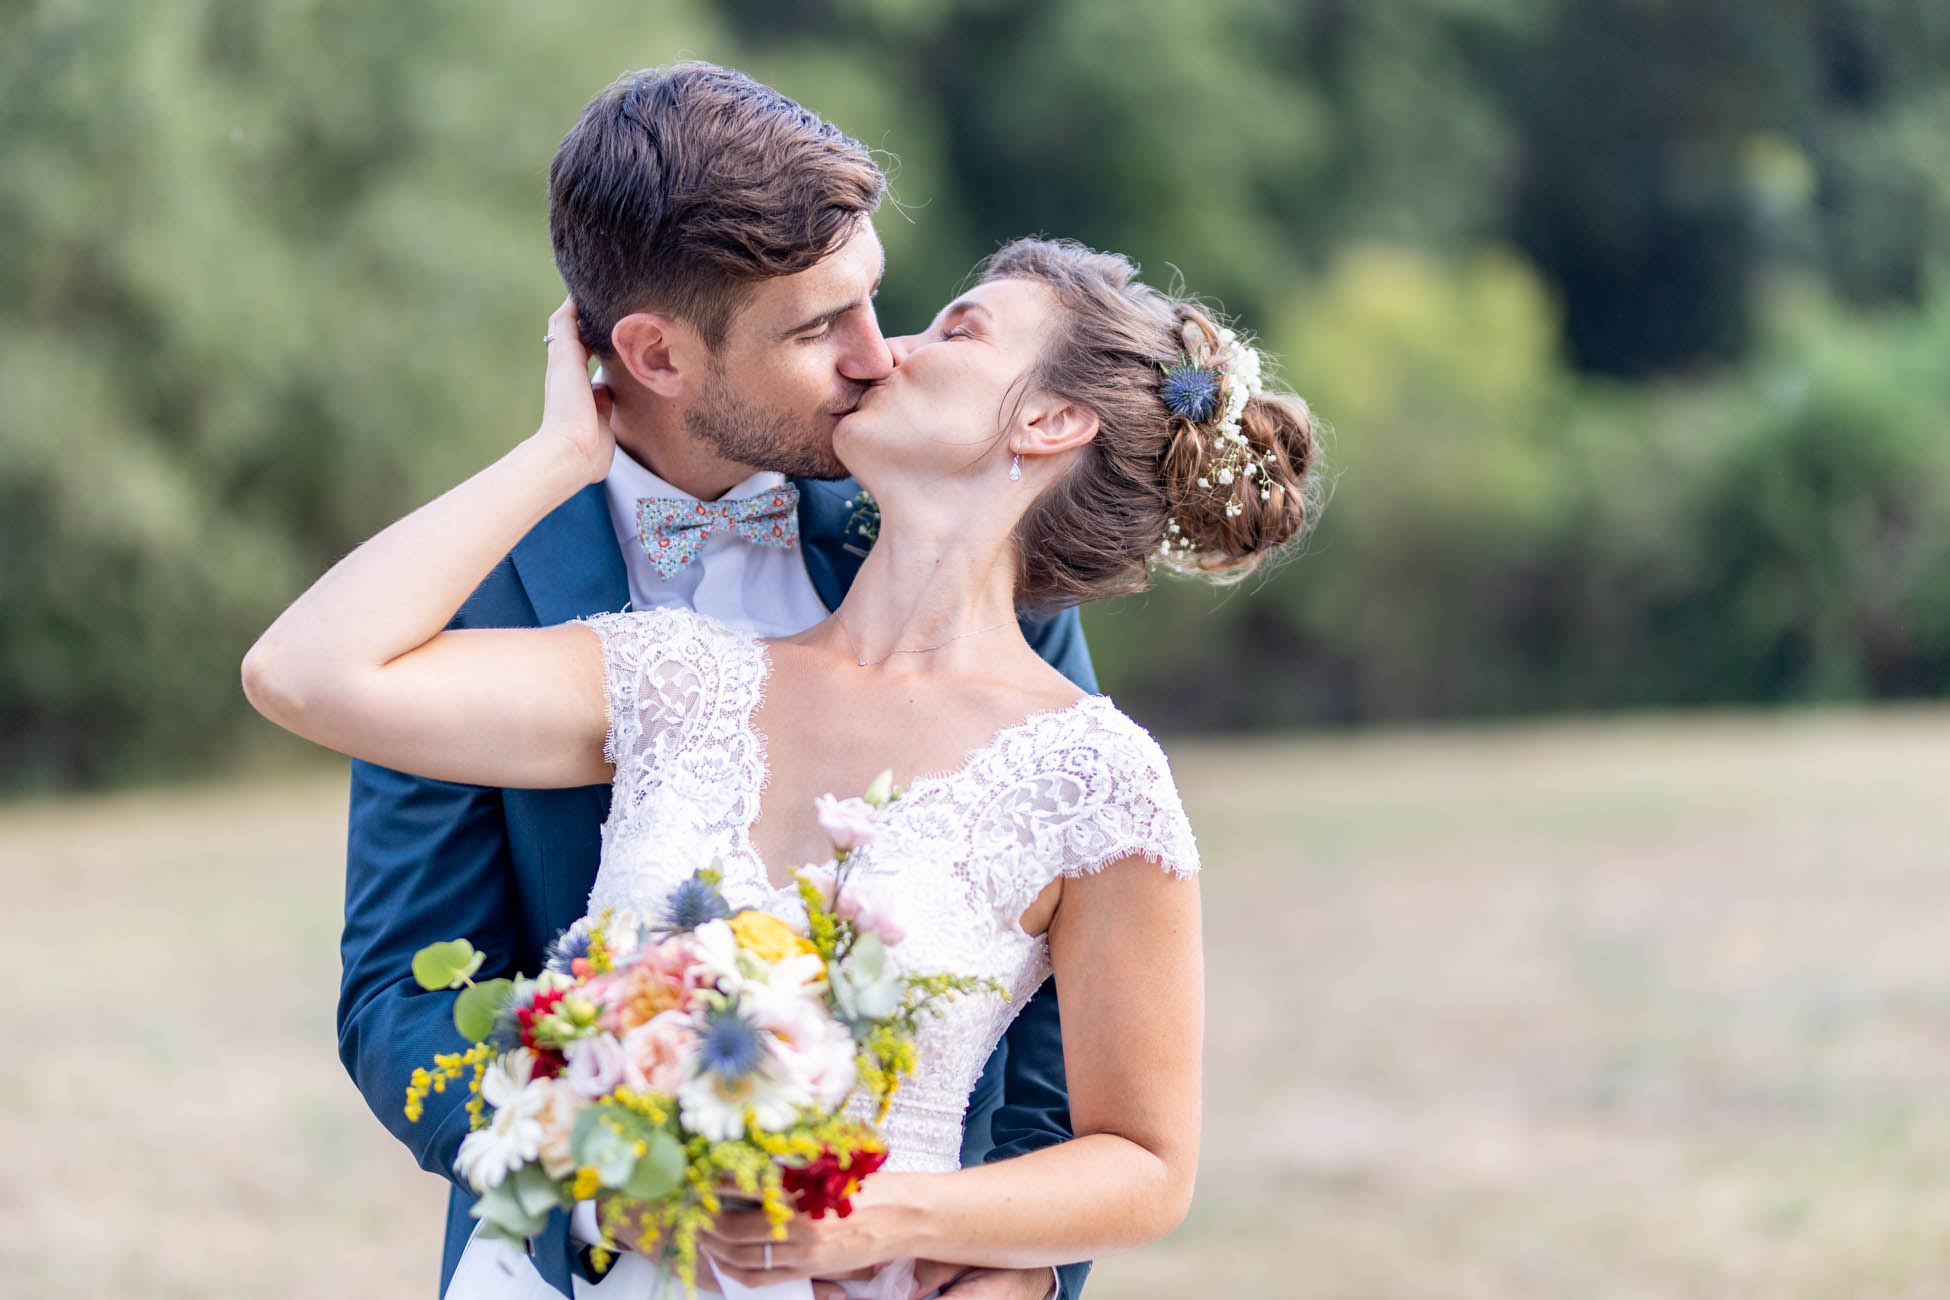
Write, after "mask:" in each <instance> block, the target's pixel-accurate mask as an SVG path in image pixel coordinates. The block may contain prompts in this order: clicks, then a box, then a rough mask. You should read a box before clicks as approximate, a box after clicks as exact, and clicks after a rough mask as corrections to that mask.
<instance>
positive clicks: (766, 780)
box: [731, 633, 1110, 898]
mask: <svg viewBox="0 0 1950 1300" xmlns="http://www.w3.org/2000/svg"><path fill="white" fill-rule="evenodd" d="M745 635H747V636H751V637H752V644H753V645H755V646H757V647H758V679H757V680H756V681H754V682H753V683H752V689H751V691H750V692H749V693H748V699H747V701H746V704H745V708H744V711H743V713H742V714H741V716H740V717H739V720H738V725H739V726H740V727H741V728H742V729H743V730H744V733H745V736H746V738H747V739H749V740H750V741H751V746H752V752H753V753H755V754H756V755H757V756H758V789H757V790H756V791H754V792H753V794H752V801H751V814H750V815H749V816H747V817H746V818H745V819H744V820H743V821H741V822H739V823H738V824H737V825H735V826H733V827H732V831H731V835H732V841H731V842H732V848H733V850H734V851H736V852H741V853H742V854H743V856H744V858H745V861H746V863H747V864H748V865H749V866H750V867H751V868H752V869H753V871H754V873H755V874H756V875H757V877H758V879H757V882H756V883H757V885H758V887H759V888H761V889H763V890H764V891H765V893H766V895H767V896H768V897H771V898H777V897H778V896H780V895H785V894H792V893H793V892H794V891H795V889H796V888H797V887H796V886H795V885H794V884H793V883H792V882H791V881H790V880H787V882H786V883H785V884H783V885H775V884H773V883H772V869H771V867H770V866H768V865H767V864H766V862H765V859H763V858H761V857H760V856H759V855H758V846H757V845H756V844H754V843H753V842H752V827H754V826H756V825H758V822H759V818H760V817H761V816H762V814H763V813H764V811H765V788H766V787H767V786H769V785H770V784H772V751H771V743H770V738H769V737H767V736H766V735H765V734H764V733H763V732H761V731H760V730H759V729H758V727H757V726H756V725H755V724H754V723H753V721H752V719H753V718H755V717H756V716H757V715H758V706H759V705H760V704H763V703H764V702H765V683H766V682H768V681H769V680H771V677H772V650H771V646H770V645H769V644H768V643H767V642H766V639H765V638H764V637H760V636H752V634H751V633H746V634H745ZM1109 701H1110V697H1109V696H1107V695H1092V694H1090V693H1089V692H1087V691H1086V692H1085V693H1084V694H1082V695H1079V696H1078V697H1077V698H1076V699H1074V700H1071V701H1070V702H1069V703H1068V704H1059V705H1056V706H1055V707H1053V708H1048V709H1037V710H1036V711H1034V712H1033V713H1029V714H1027V715H1025V716H1023V717H1021V718H1018V719H1016V721H1014V722H1010V723H1005V724H1004V725H1002V726H1000V727H998V728H996V729H995V730H994V731H993V732H991V733H990V735H989V738H988V739H987V740H985V741H983V742H982V743H981V744H979V745H976V746H975V747H974V748H973V749H971V750H969V751H968V753H966V754H964V755H963V756H962V760H961V762H960V763H958V764H956V765H955V766H954V767H952V768H948V769H946V770H944V771H939V772H929V773H927V774H925V775H923V776H917V777H915V778H914V779H913V780H912V781H910V782H908V783H907V784H906V785H904V786H902V787H901V794H902V797H901V798H900V799H898V800H896V801H895V802H894V804H893V808H892V810H891V811H890V813H889V815H890V816H892V815H898V813H899V810H900V807H901V805H902V804H904V803H906V802H907V801H908V800H910V799H912V798H913V797H914V793H915V791H917V790H919V789H921V788H922V787H923V786H936V785H952V784H953V783H954V782H956V781H958V780H960V779H961V778H962V777H963V776H965V775H967V774H968V773H969V772H971V771H973V770H974V768H975V766H976V764H978V763H980V762H981V761H982V760H983V759H984V758H986V757H987V756H988V755H989V754H990V753H991V752H992V751H993V750H995V749H996V748H997V747H998V746H999V745H1001V743H1002V742H1003V740H1004V739H1005V738H1007V737H1009V736H1012V735H1014V734H1015V733H1016V732H1019V731H1025V730H1028V729H1029V728H1031V727H1034V726H1035V725H1036V724H1038V723H1041V722H1044V721H1047V720H1049V719H1051V718H1059V717H1063V716H1065V715H1068V714H1071V713H1078V712H1081V711H1082V710H1083V709H1085V708H1088V707H1090V706H1092V705H1098V704H1107V703H1109ZM872 847H873V846H872V845H871V844H869V845H867V846H866V847H865V848H863V849H861V850H860V852H861V853H868V852H870V851H871V850H872Z"/></svg>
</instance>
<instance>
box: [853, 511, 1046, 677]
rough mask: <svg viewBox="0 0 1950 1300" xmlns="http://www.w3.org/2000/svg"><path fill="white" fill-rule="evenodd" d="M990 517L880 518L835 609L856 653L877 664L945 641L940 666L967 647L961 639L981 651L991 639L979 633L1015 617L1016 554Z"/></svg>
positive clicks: (957, 655) (942, 646)
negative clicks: (875, 536)
mask: <svg viewBox="0 0 1950 1300" xmlns="http://www.w3.org/2000/svg"><path fill="white" fill-rule="evenodd" d="M985 522H986V521H980V520H969V519H967V518H966V517H964V518H963V519H962V520H960V521H955V520H950V519H947V518H945V517H944V518H941V519H938V520H933V521H896V520H890V519H887V518H884V517H883V518H882V520H881V528H880V535H879V538H878V539H877V540H876V541H875V542H874V547H873V550H872V552H870V553H869V554H868V556H867V558H866V561H865V562H864V563H863V564H862V565H861V566H860V574H859V576H858V577H857V578H855V579H854V582H853V586H852V588H851V589H850V590H849V591H848V592H847V595H846V599H845V600H844V601H842V602H841V603H840V607H839V609H838V610H836V611H834V612H835V615H836V617H837V619H838V620H839V622H840V634H841V637H842V638H843V640H844V642H845V643H846V648H847V649H848V650H849V651H850V652H851V653H852V654H853V655H854V657H855V658H856V659H859V660H865V661H866V662H867V663H868V664H873V663H875V662H877V661H882V660H884V659H886V658H887V657H888V656H890V655H896V654H900V653H901V652H903V651H919V650H923V649H927V648H930V647H939V648H940V649H941V650H942V651H943V655H942V656H940V657H939V663H938V665H937V666H940V665H943V664H945V663H946V662H947V659H948V654H947V652H948V650H949V647H950V646H954V648H955V650H956V651H962V650H965V649H966V648H967V647H964V646H961V645H957V644H956V643H958V642H963V641H966V642H967V643H968V644H969V645H970V646H973V647H974V649H975V652H976V653H978V654H979V653H982V650H983V646H982V642H984V641H985V640H986V639H987V638H986V637H978V636H977V633H982V632H987V631H989V630H991V629H998V628H1004V627H1006V626H1008V625H1012V624H1013V623H1014V622H1015V577H1016V567H1015V555H1014V552H1013V551H1012V549H1011V548H1010V545H1009V539H1008V537H1007V535H1006V534H1004V535H999V536H998V535H993V534H994V533H995V526H994V525H991V526H988V527H985V526H984V524H985ZM988 651H989V653H991V654H992V653H993V647H988ZM929 657H930V658H935V656H929ZM953 657H954V658H959V657H960V655H959V654H958V653H957V654H955V655H954V656H953ZM920 658H921V656H918V655H916V656H910V655H902V659H903V660H910V659H914V660H918V659H920ZM903 666H904V667H914V666H917V665H916V664H915V663H911V662H909V663H904V664H903Z"/></svg>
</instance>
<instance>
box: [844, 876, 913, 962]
mask: <svg viewBox="0 0 1950 1300" xmlns="http://www.w3.org/2000/svg"><path fill="white" fill-rule="evenodd" d="M833 914H834V915H835V916H837V917H839V918H840V919H841V920H845V921H851V922H853V928H854V930H855V931H857V932H860V933H865V934H877V935H879V936H880V937H881V938H882V939H883V940H884V941H886V944H887V946H888V947H889V948H891V947H893V946H894V945H895V944H897V943H899V942H900V941H901V940H902V939H905V938H906V937H907V931H906V930H904V929H902V928H901V924H900V922H898V921H896V920H895V919H894V909H893V908H892V907H890V906H888V904H887V899H886V897H885V896H884V895H883V894H882V893H881V891H880V890H879V889H878V888H876V887H874V886H871V885H869V884H868V883H867V882H866V881H864V880H859V879H854V880H849V881H847V882H846V888H845V889H843V890H841V891H840V897H839V901H838V902H837V903H835V904H834V905H833Z"/></svg>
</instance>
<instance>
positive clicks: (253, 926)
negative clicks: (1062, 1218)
mask: <svg viewBox="0 0 1950 1300" xmlns="http://www.w3.org/2000/svg"><path fill="white" fill-rule="evenodd" d="M1174 753H1175V754H1176V756H1177V758H1176V761H1177V765H1178V771H1179V775H1180V778H1181V781H1182V782H1183V785H1184V788H1185V793H1186V797H1187V802H1188V804H1189V806H1190V807H1191V810H1192V813H1193V816H1194V820H1195V821H1196V823H1197V824H1198V826H1199V828H1200V832H1201V842H1202V845H1203V847H1204V850H1205V853H1206V856H1207V863H1208V868H1209V870H1208V873H1207V876H1206V898H1207V914H1208V921H1207V925H1208V946H1209V962H1210V968H1211V972H1210V985H1211V1027H1210V1033H1209V1047H1208V1054H1207V1055H1208V1096H1207V1107H1206V1114H1207V1119H1206V1133H1205V1142H1206V1154H1205V1162H1204V1168H1203V1172H1202V1177H1201V1183H1200V1193H1199V1200H1198V1204H1197V1207H1196V1208H1195V1210H1194V1211H1193V1215H1192V1217H1191V1219H1190V1220H1189V1221H1188V1222H1187V1223H1186V1225H1185V1226H1184V1227H1183V1228H1182V1229H1181V1230H1180V1231H1179V1232H1178V1233H1177V1234H1175V1235H1174V1236H1173V1237H1172V1238H1171V1239H1169V1240H1168V1241H1166V1242H1164V1243H1162V1244H1160V1245H1157V1246H1154V1247H1152V1248H1150V1249H1148V1250H1145V1251H1143V1252H1140V1253H1138V1254H1135V1255H1131V1256H1126V1257H1123V1258H1120V1259H1111V1260H1105V1261H1102V1262H1101V1263H1100V1264H1099V1265H1098V1270H1097V1273H1096V1275H1095V1278H1094V1280H1093V1282H1092V1284H1091V1287H1090V1291H1089V1295H1091V1296H1093V1297H1095V1298H1096V1300H1114V1298H1116V1297H1126V1298H1129V1300H1142V1298H1148V1297H1165V1296H1172V1297H1178V1296H1184V1295H1227V1296H1267V1297H1287V1296H1295V1297H1311V1298H1316V1300H1325V1298H1327V1297H1350V1298H1351V1297H1362V1298H1363V1300H1369V1298H1375V1297H1416V1298H1417V1300H1422V1298H1425V1297H1434V1298H1448V1297H1455V1298H1457V1300H1461V1298H1464V1297H1471V1298H1473V1297H1497V1298H1498V1300H1502V1298H1505V1297H1539V1298H1540V1300H1541V1298H1544V1297H1549V1298H1551V1300H1556V1298H1558V1297H1567V1296H1575V1297H1580V1298H1584V1297H1595V1298H1609V1297H1662V1298H1663V1297H1695V1296H1743V1297H1744V1296H1796V1297H1816V1298H1820V1297H1837V1298H1839V1297H1844V1296H1846V1297H1851V1298H1856V1297H1897V1296H1918V1297H1920V1296H1933V1295H1939V1294H1944V1293H1945V1292H1947V1291H1950V1232H1946V1231H1945V1227H1946V1224H1950V1182H1946V1180H1945V1179H1944V1178H1943V1177H1942V1176H1941V1171H1942V1169H1943V1168H1944V1167H1945V1165H1946V1162H1947V1161H1950V1108H1946V1107H1945V1106H1944V1105H1943V1104H1942V1099H1943V1097H1944V1096H1945V1094H1946V1091H1950V957H1947V956H1946V955H1945V948H1946V945H1945V943H1944V941H1943V937H1942V935H1943V925H1944V921H1943V918H1944V917H1945V916H1946V915H1950V870H1946V869H1945V865H1946V864H1945V861H1944V853H1943V851H1942V849H1941V848H1940V847H1939V843H1940V840H1941V833H1942V830H1943V828H1944V817H1943V814H1942V813H1941V811H1940V808H1941V807H1942V805H1943V798H1942V795H1943V792H1944V791H1945V790H1946V789H1950V714H1946V713H1943V712H1935V711H1931V712H1916V713H1899V714H1888V713H1885V714H1873V715H1863V714H1823V715H1801V716H1791V717H1782V718H1769V719H1717V720H1716V719H1709V720H1704V721H1701V720H1693V721H1646V722H1635V723H1620V724H1602V725H1577V726H1551V727H1541V728H1524V729H1512V730H1504V731H1492V732H1458V733H1455V734H1444V735H1434V736H1387V737H1375V738H1363V739H1350V740H1312V741H1305V742H1301V743H1295V744H1278V745H1271V744H1269V745H1259V746H1251V747H1247V746H1240V745H1226V746H1192V745H1182V746H1176V747H1174ZM342 809H343V804H342V787H341V785H340V784H339V783H337V782H330V781H320V782H312V783H309V784H303V783H301V784H295V785H280V786H276V787H257V788H246V789H237V788H232V789H222V790H203V791H197V792H192V793H171V794H155V795H148V796H139V797H119V798H113V799H100V800H76V801H69V802H63V803H60V804H54V805H36V806H19V807H15V808H11V809H4V810H0V942H3V943H4V951H6V952H7V953H8V955H9V958H10V960H11V961H13V962H14V963H15V964H16V965H17V967H18V968H22V969H28V970H33V971H36V972H45V974H41V975H38V976H37V977H35V978H34V979H32V980H31V981H30V985H29V988H30V993H29V996H28V997H26V998H24V999H17V1000H16V1003H15V1011H14V1022H13V1023H14V1026H15V1028H14V1030H13V1032H12V1033H11V1034H10V1035H9V1042H8V1046H7V1048H6V1049H5V1052H4V1054H0V1143H4V1146H5V1150H6V1151H7V1153H8V1154H7V1159H6V1161H5V1169H6V1172H7V1177H6V1178H4V1179H0V1285H4V1290H5V1292H6V1293H7V1294H9V1295H13V1294H18V1295H23V1296H24V1295H34V1296H37V1297H72V1296H95V1295H102V1296H107V1295H118V1296H120V1295H140V1296H145V1297H149V1296H155V1297H176V1296H182V1297H189V1296H225V1297H228V1296H241V1295H247V1294H276V1295H280V1296H291V1297H307V1296H340V1295H346V1294H356V1295H359V1296H361V1297H364V1298H365V1300H383V1298H386V1297H393V1296H400V1297H429V1296H431V1294H432V1291H433V1286H434V1279H435V1276H436V1273H435V1270H436V1268H437V1263H438V1260H437V1250H438V1219H439V1210H440V1201H441V1196H440V1185H439V1184H438V1183H437V1182H436V1181H435V1180H434V1179H432V1178H431V1177H430V1176H428V1175H425V1174H422V1173H420V1172H419V1171H417V1170H416V1169H414V1168H413V1166H412V1164H411V1162H410V1161H409V1160H408V1159H407V1157H406V1155H405V1154H404V1152H403V1151H402V1150H401V1149H399V1148H397V1147H396V1146H394V1145H393V1144H392V1142H391V1140H390V1139H389V1138H387V1137H386V1135H385V1134H384V1133H383V1132H382V1131H381V1130H380V1128H379V1127H378V1125H377V1123H376V1122H374V1121H373V1120H372V1119H371V1118H370V1116H368V1115H367V1114H366V1113H365V1111H364V1108H363V1106H362V1105H361V1103H360V1101H359V1099H358V1097H357V1095H356V1094H355V1093H354V1092H353V1090H352V1087H351V1085H350V1084H349V1083H348V1082H347V1081H346V1080H345V1078H344V1076H343V1074H342V1073H341V1072H340V1070H339V1066H338V1063H337V1060H336V1058H335V1056H334V1054H333V1047H332V1032H331V1006H332V998H333V990H334V987H335V981H336V973H337V965H336V948H335V936H336V931H337V908H338V892H337V891H338V884H339V869H338V858H339V853H340V848H341V845H342Z"/></svg>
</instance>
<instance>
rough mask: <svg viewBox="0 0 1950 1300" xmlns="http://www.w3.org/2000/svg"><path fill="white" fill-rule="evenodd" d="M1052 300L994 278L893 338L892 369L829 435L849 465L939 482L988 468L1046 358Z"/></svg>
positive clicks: (1033, 287) (861, 473)
mask: <svg viewBox="0 0 1950 1300" xmlns="http://www.w3.org/2000/svg"><path fill="white" fill-rule="evenodd" d="M1056 315H1057V303H1056V296H1055V295H1054V294H1053V293H1051V292H1050V290H1049V289H1048V288H1047V287H1045V286H1044V285H1042V284H1039V283H1037V282H1035V281H1033V280H991V281H989V282H987V283H985V284H981V285H978V286H976V287H975V288H973V289H970V290H969V291H968V292H967V293H965V294H963V295H962V296H961V297H959V298H957V299H955V301H954V302H952V303H950V304H948V306H946V307H944V308H942V310H941V312H940V314H939V315H937V316H936V317H935V318H934V323H933V324H931V325H929V326H928V328H927V330H926V331H925V332H924V333H921V334H910V335H907V336H905V337H902V338H890V339H888V340H887V345H888V347H889V348H890V349H891V350H892V352H893V357H894V369H893V371H892V373H890V374H889V375H888V376H887V377H886V378H885V379H881V380H879V381H877V382H876V383H874V384H873V385H872V386H871V387H869V388H868V389H867V391H866V393H865V394H864V395H863V396H862V397H861V398H860V402H859V405H858V406H856V407H855V408H854V410H853V413H852V414H851V415H848V416H847V417H846V418H845V419H843V420H841V421H840V423H839V425H838V427H837V428H835V429H834V431H833V450H834V451H836V452H837V453H838V454H839V457H840V459H841V460H842V461H844V462H845V464H846V467H847V469H848V470H849V471H850V472H851V473H853V474H854V475H856V476H858V477H860V478H861V479H862V480H863V481H866V482H869V484H870V485H872V484H873V482H874V481H875V480H885V479H886V478H887V477H888V476H889V474H890V472H900V473H903V474H904V475H907V474H911V475H915V476H917V477H922V478H928V479H938V478H941V477H944V476H953V477H964V476H972V475H982V474H985V473H989V472H991V470H992V468H993V466H994V463H995V462H996V461H997V460H998V459H1007V456H1008V452H1007V449H1006V446H1005V443H1006V441H1007V439H1006V435H1007V434H1008V432H1009V428H1010V425H1011V423H1012V422H1013V421H1014V420H1015V419H1017V418H1018V414H1019V413H1018V409H1017V406H1018V401H1019V399H1020V398H1022V397H1023V396H1024V395H1025V391H1026V388H1027V385H1028V380H1029V377H1030V375H1031V374H1032V373H1033V370H1034V367H1035V365H1036V362H1037V361H1038V360H1039V359H1040V358H1041V356H1042V354H1043V347H1044V344H1045V342H1046V341H1047V339H1048V336H1049V330H1050V328H1051V322H1052V321H1053V320H1054V319H1055V317H1056Z"/></svg>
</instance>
